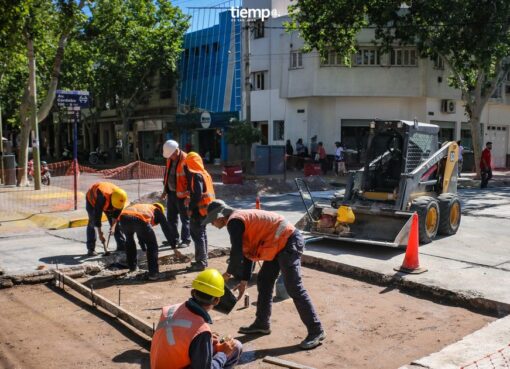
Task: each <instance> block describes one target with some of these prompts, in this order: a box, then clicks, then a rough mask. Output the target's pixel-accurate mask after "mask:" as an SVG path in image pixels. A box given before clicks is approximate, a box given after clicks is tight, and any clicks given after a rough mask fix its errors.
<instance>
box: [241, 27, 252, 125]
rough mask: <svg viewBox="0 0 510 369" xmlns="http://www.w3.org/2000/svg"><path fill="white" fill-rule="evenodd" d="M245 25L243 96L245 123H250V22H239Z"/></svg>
mask: <svg viewBox="0 0 510 369" xmlns="http://www.w3.org/2000/svg"><path fill="white" fill-rule="evenodd" d="M241 22H244V23H245V25H244V26H243V31H244V45H243V46H244V50H243V53H244V94H245V102H246V103H245V109H246V113H245V114H246V115H245V118H246V122H247V123H251V78H250V77H251V76H250V22H249V20H248V19H245V20H241Z"/></svg>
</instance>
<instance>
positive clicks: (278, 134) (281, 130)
mask: <svg viewBox="0 0 510 369" xmlns="http://www.w3.org/2000/svg"><path fill="white" fill-rule="evenodd" d="M284 138H285V122H284V121H283V120H273V140H274V141H283V140H284Z"/></svg>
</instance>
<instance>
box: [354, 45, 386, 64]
mask: <svg viewBox="0 0 510 369" xmlns="http://www.w3.org/2000/svg"><path fill="white" fill-rule="evenodd" d="M353 64H354V65H358V66H370V65H381V55H380V53H379V51H378V50H377V49H376V48H375V47H360V48H359V49H358V51H357V52H356V54H354V60H353Z"/></svg>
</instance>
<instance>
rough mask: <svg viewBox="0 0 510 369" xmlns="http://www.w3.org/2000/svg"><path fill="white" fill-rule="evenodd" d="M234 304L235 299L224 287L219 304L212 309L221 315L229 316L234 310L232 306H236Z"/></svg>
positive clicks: (228, 289)
mask: <svg viewBox="0 0 510 369" xmlns="http://www.w3.org/2000/svg"><path fill="white" fill-rule="evenodd" d="M236 303H237V297H236V296H235V295H234V294H233V293H232V291H231V290H230V288H228V287H227V286H226V285H225V293H224V294H223V296H221V299H220V303H219V304H218V305H216V306H215V307H214V310H216V311H219V312H220V313H223V314H229V313H230V312H231V311H232V309H234V306H236Z"/></svg>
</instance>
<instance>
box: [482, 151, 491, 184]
mask: <svg viewBox="0 0 510 369" xmlns="http://www.w3.org/2000/svg"><path fill="white" fill-rule="evenodd" d="M491 150H492V142H487V143H486V144H485V149H483V151H482V157H481V158H480V174H481V176H482V182H481V184H480V188H487V185H488V184H489V180H490V179H491V178H492V167H491V160H492V158H491Z"/></svg>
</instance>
